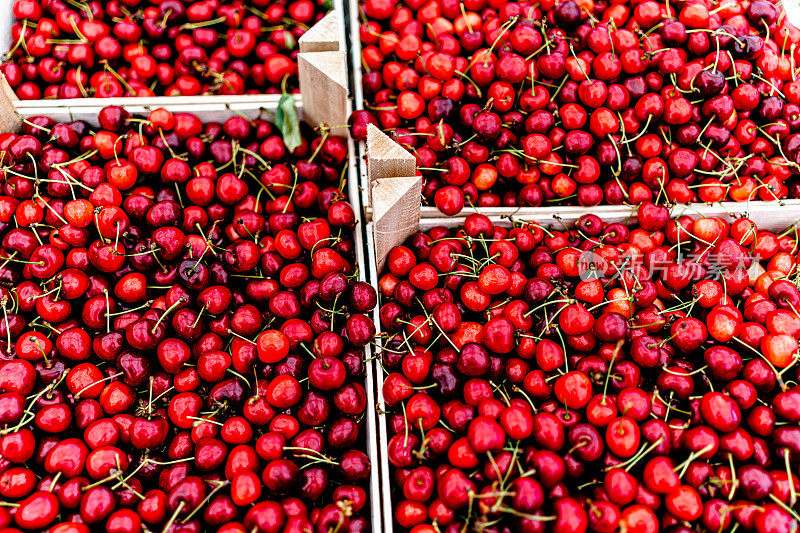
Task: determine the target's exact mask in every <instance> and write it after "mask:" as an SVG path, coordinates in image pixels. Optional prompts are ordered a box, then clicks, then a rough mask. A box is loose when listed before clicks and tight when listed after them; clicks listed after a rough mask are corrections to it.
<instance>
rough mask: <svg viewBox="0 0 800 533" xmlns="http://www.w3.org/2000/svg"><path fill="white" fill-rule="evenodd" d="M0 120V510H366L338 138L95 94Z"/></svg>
mask: <svg viewBox="0 0 800 533" xmlns="http://www.w3.org/2000/svg"><path fill="white" fill-rule="evenodd" d="M97 121H98V122H99V127H98V128H93V127H91V126H90V125H88V124H87V123H85V122H80V121H78V122H72V123H63V124H54V123H53V121H52V120H51V119H48V118H45V117H35V118H32V119H30V120H29V121H28V122H26V124H25V126H24V127H23V130H22V131H21V132H20V133H19V134H2V135H0V153H2V165H3V171H4V180H3V184H2V187H3V190H2V195H0V247H1V249H0V308H2V315H0V502H1V503H0V529H2V531H4V532H8V533H12V532H15V531H20V530H25V531H49V532H51V533H88V532H89V531H107V532H112V533H138V532H142V531H145V532H146V531H164V532H171V533H177V532H184V533H191V532H201V531H220V532H225V533H250V532H262V533H263V532H278V531H298V532H299V531H312V530H313V531H317V532H321V533H325V532H328V531H332V530H335V531H339V532H346V531H351V532H357V531H365V530H368V529H369V524H368V522H367V520H366V519H365V516H367V514H368V512H367V509H368V507H367V506H366V504H367V500H368V494H369V493H368V479H369V475H370V468H371V465H370V461H369V459H368V457H367V456H366V454H365V453H364V451H363V450H364V449H365V445H364V442H365V437H364V433H365V428H364V425H365V423H364V415H365V411H366V401H367V400H366V398H367V395H366V390H365V385H364V379H365V364H366V363H365V346H367V344H368V343H369V342H370V341H371V340H372V338H373V336H374V332H375V327H374V324H373V323H372V321H371V319H370V318H369V317H368V313H369V311H370V310H371V309H372V308H373V307H374V306H375V304H376V300H377V294H376V291H375V290H374V289H372V288H371V287H370V286H369V285H367V284H366V283H363V282H359V281H357V279H358V276H357V274H358V273H357V267H356V264H355V258H354V256H355V254H354V241H353V233H352V229H353V227H354V224H355V216H354V212H353V209H352V207H351V206H350V204H349V203H348V202H347V200H346V199H345V198H344V196H343V194H342V192H341V190H340V188H339V187H340V183H341V181H342V175H343V172H344V167H345V165H346V161H347V157H346V156H347V144H346V142H345V140H344V139H342V138H340V137H334V136H331V135H328V134H326V133H325V132H324V131H323V133H322V135H321V136H318V135H316V134H313V133H312V132H311V131H306V130H303V132H302V133H303V142H302V144H301V145H300V146H299V147H298V148H296V149H295V150H293V151H292V152H291V153H289V152H288V151H287V149H286V147H285V146H284V143H283V141H282V139H281V137H280V136H278V135H276V134H275V131H274V127H273V126H272V125H270V123H269V122H267V121H265V120H262V119H256V120H247V119H245V118H242V117H239V116H233V117H231V118H229V119H228V120H226V121H225V122H224V123H221V124H220V123H205V124H204V123H202V122H201V121H200V119H198V118H197V117H196V116H194V115H190V114H185V113H174V114H173V113H171V112H169V111H167V110H164V109H156V110H153V111H152V112H151V113H150V114H149V115H148V116H147V117H133V116H128V113H127V112H126V111H125V110H123V109H122V108H119V107H106V108H104V109H103V110H102V112H101V113H100V114H99V116H98V117H97Z"/></svg>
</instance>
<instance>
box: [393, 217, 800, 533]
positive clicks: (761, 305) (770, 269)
mask: <svg viewBox="0 0 800 533" xmlns="http://www.w3.org/2000/svg"><path fill="white" fill-rule="evenodd" d="M638 215H639V216H638V225H631V226H626V225H624V224H620V223H614V224H608V223H603V222H602V221H601V220H600V219H599V218H598V217H596V216H594V215H585V216H583V217H582V218H581V219H579V220H578V222H577V224H576V225H575V227H574V228H572V229H566V228H563V227H562V228H558V227H553V228H549V229H548V228H544V227H541V226H538V225H535V224H531V223H525V222H521V223H516V224H514V226H513V227H512V228H510V229H509V228H505V227H498V226H495V225H493V223H492V222H491V220H490V219H489V218H487V217H486V216H484V215H480V214H472V215H470V216H469V217H467V218H466V220H465V223H464V225H463V226H462V227H455V228H444V227H436V228H433V229H431V230H430V231H428V232H426V233H417V234H415V235H414V236H412V237H411V238H409V240H408V241H407V242H406V245H404V246H398V247H396V248H394V249H393V250H392V251H391V252H390V254H389V256H388V258H387V261H386V266H385V272H384V273H383V275H382V277H381V278H380V281H379V293H380V295H381V307H380V311H379V314H380V322H381V326H382V328H383V331H384V332H385V337H384V339H383V349H382V352H381V354H380V355H381V362H382V364H383V367H384V369H385V372H387V374H388V375H387V376H386V378H385V381H384V383H383V398H384V402H385V407H386V409H387V410H388V415H387V417H388V418H387V423H388V427H389V432H390V440H389V442H388V460H389V461H390V463H391V465H392V469H391V476H392V481H393V483H395V485H394V486H395V488H394V490H393V502H394V509H393V512H394V520H395V521H396V524H397V526H398V527H399V528H400V530H402V531H406V530H411V531H413V532H414V533H434V532H441V533H444V532H448V533H456V532H459V531H484V532H490V533H494V532H497V533H501V532H503V533H504V532H522V533H525V532H544V531H553V532H556V533H582V532H585V531H594V532H597V533H613V532H615V531H622V532H629V533H630V532H634V531H635V532H637V533H655V532H658V531H667V532H671V533H691V532H699V531H703V532H722V531H734V530H739V531H755V532H757V533H789V532H796V531H798V527H800V517H799V516H798V514H797V508H798V507H797V504H798V494H800V478H798V467H797V465H798V461H800V425H798V423H800V386H799V385H798V370H800V368H799V367H798V365H797V362H798V338H800V314H798V310H800V292H798V289H797V285H796V280H797V276H798V269H797V246H798V240H797V235H796V232H795V233H791V232H789V233H784V234H774V233H771V232H769V231H764V230H762V229H759V228H758V227H757V226H756V225H755V224H753V223H752V222H751V221H750V220H748V219H746V218H739V219H737V220H735V221H734V222H732V223H729V222H727V221H725V220H721V219H717V218H697V219H692V218H690V217H688V216H682V217H680V218H677V219H672V220H670V219H669V215H668V211H667V209H666V208H665V207H660V206H656V205H654V204H652V203H645V204H643V205H642V206H641V207H640V208H639V210H638Z"/></svg>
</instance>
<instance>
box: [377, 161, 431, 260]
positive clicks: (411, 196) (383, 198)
mask: <svg viewBox="0 0 800 533" xmlns="http://www.w3.org/2000/svg"><path fill="white" fill-rule="evenodd" d="M371 189H372V206H373V207H372V209H373V214H372V223H373V229H374V232H375V259H376V261H377V265H378V271H379V272H380V270H381V268H383V264H384V262H385V261H386V256H387V255H388V254H389V252H390V251H391V249H392V248H394V247H395V246H397V245H399V244H402V243H403V241H405V240H406V239H407V238H408V237H409V236H410V235H413V234H414V233H415V232H416V231H417V230H418V229H419V220H420V208H421V206H422V177H421V176H410V177H395V178H385V179H378V180H375V181H373V182H372V183H371Z"/></svg>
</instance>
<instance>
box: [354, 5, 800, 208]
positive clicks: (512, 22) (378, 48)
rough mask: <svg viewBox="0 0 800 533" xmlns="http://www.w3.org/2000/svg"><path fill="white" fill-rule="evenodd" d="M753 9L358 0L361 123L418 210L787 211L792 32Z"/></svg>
mask: <svg viewBox="0 0 800 533" xmlns="http://www.w3.org/2000/svg"><path fill="white" fill-rule="evenodd" d="M776 4H777V2H776V3H773V2H771V1H766V0H755V1H749V0H722V1H719V2H717V1H711V0H686V1H669V0H644V1H638V0H636V1H631V2H619V1H615V0H612V1H605V0H575V1H573V0H566V1H561V0H558V1H556V0H536V1H533V0H521V1H518V2H513V1H511V2H510V1H507V0H464V1H459V0H429V1H426V0H403V1H402V2H398V1H397V0H364V2H363V3H362V6H361V11H362V14H363V15H364V17H365V22H363V23H362V25H361V28H360V35H361V42H362V45H363V49H362V55H361V60H362V63H363V65H364V68H365V70H366V72H365V73H364V76H363V88H364V93H365V98H366V101H367V105H366V109H365V110H363V111H357V112H356V113H355V115H354V116H353V119H352V120H353V124H354V126H356V129H355V132H356V134H357V135H364V134H365V129H366V128H365V126H366V124H367V123H369V122H372V123H374V124H376V125H378V126H379V127H380V128H382V129H383V130H385V131H387V132H388V133H390V134H391V135H392V136H393V137H394V138H395V139H396V140H397V141H398V142H399V143H401V144H402V145H404V146H405V147H406V148H407V149H408V150H410V151H411V152H413V154H414V155H415V156H416V158H417V162H418V171H419V173H421V174H422V176H424V178H425V186H424V196H425V198H426V200H427V201H428V202H429V203H433V204H434V205H435V206H436V207H437V208H438V209H439V210H440V211H442V212H443V213H445V214H447V215H452V214H455V213H457V212H459V211H460V210H461V209H462V208H463V207H464V206H465V205H467V206H469V205H474V206H479V207H498V206H509V207H514V206H533V207H536V206H540V205H548V204H550V205H552V204H575V205H581V206H594V205H597V204H600V203H605V204H622V203H626V204H630V205H638V203H639V202H641V201H644V200H651V201H656V202H662V203H667V202H686V203H688V202H692V201H694V202H697V201H700V202H716V201H721V200H732V201H746V200H751V199H752V200H754V199H759V200H775V199H779V198H786V197H792V198H798V197H800V180H798V179H797V176H798V168H800V167H798V163H800V159H799V158H800V134H798V133H799V130H798V128H800V80H798V66H800V30H798V29H797V28H795V27H794V26H792V25H791V24H789V23H788V22H787V20H786V17H785V14H784V13H783V11H782V9H781V8H780V7H779V6H778V5H776Z"/></svg>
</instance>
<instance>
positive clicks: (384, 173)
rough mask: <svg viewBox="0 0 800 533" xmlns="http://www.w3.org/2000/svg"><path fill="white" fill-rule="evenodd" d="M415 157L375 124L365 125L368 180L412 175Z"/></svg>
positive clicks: (415, 162)
mask: <svg viewBox="0 0 800 533" xmlns="http://www.w3.org/2000/svg"><path fill="white" fill-rule="evenodd" d="M416 170H417V158H416V157H414V155H413V154H411V153H410V152H409V151H408V150H406V149H405V148H403V147H402V146H400V145H399V144H397V143H396V142H394V141H393V140H392V139H391V138H389V136H388V135H386V134H385V133H383V132H382V131H381V130H380V129H378V128H377V127H376V126H374V125H372V124H369V125H368V126H367V175H368V176H369V180H370V181H374V180H377V179H383V178H396V177H400V176H413V175H414V173H415V172H416Z"/></svg>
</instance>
